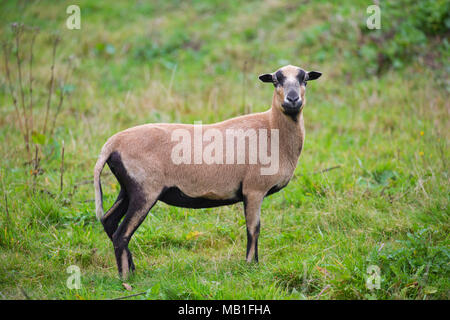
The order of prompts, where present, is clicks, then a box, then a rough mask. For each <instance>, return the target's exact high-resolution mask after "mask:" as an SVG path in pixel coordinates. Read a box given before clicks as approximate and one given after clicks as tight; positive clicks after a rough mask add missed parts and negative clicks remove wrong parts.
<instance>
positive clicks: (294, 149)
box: [270, 92, 305, 165]
mask: <svg viewBox="0 0 450 320" xmlns="http://www.w3.org/2000/svg"><path fill="white" fill-rule="evenodd" d="M282 110H283V107H282V106H281V103H280V102H279V101H278V99H277V97H276V92H275V93H274V95H273V99H272V108H271V110H270V114H271V124H272V128H276V129H278V130H279V138H280V155H281V154H284V155H286V156H287V157H288V158H289V159H290V160H291V161H293V164H294V163H295V165H296V164H297V160H298V157H299V156H300V153H301V151H302V147H303V141H304V137H305V126H304V123H303V108H302V109H301V110H300V112H299V114H298V115H297V116H296V117H294V118H292V117H291V116H289V115H287V114H285V113H284V112H283V111H282Z"/></svg>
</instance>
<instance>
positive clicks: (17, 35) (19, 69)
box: [12, 24, 30, 154]
mask: <svg viewBox="0 0 450 320" xmlns="http://www.w3.org/2000/svg"><path fill="white" fill-rule="evenodd" d="M12 28H13V31H14V36H15V40H16V60H17V77H18V80H19V89H20V97H21V102H22V110H23V117H24V123H25V145H26V149H27V153H28V154H29V153H30V131H29V128H28V120H27V112H26V107H25V92H24V89H23V82H22V60H21V58H20V36H21V35H22V32H23V28H24V27H23V25H22V24H13V25H12Z"/></svg>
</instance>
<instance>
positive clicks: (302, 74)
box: [259, 65, 322, 115]
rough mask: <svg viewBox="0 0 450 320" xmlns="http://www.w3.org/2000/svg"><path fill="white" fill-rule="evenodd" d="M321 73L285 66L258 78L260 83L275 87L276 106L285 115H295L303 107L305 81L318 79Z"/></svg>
mask: <svg viewBox="0 0 450 320" xmlns="http://www.w3.org/2000/svg"><path fill="white" fill-rule="evenodd" d="M321 75H322V73H320V72H317V71H309V72H308V71H305V70H303V69H302V68H299V67H296V66H291V65H287V66H285V67H282V68H280V69H278V70H277V71H275V72H274V73H266V74H263V75H260V76H259V79H260V80H261V81H262V82H271V83H273V85H274V86H275V99H276V102H277V103H276V105H277V106H279V107H280V108H282V109H281V111H283V112H284V113H285V114H287V115H295V114H298V113H299V112H300V110H301V109H302V107H303V106H304V105H305V102H306V99H305V91H306V83H307V81H311V80H316V79H318V78H319V77H320V76H321Z"/></svg>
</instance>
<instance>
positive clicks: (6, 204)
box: [2, 175, 9, 222]
mask: <svg viewBox="0 0 450 320" xmlns="http://www.w3.org/2000/svg"><path fill="white" fill-rule="evenodd" d="M3 176H4V175H2V188H3V195H4V197H5V213H6V221H7V222H8V221H9V208H8V194H7V193H6V189H5V181H4V179H3Z"/></svg>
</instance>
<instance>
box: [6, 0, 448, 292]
mask: <svg viewBox="0 0 450 320" xmlns="http://www.w3.org/2000/svg"><path fill="white" fill-rule="evenodd" d="M69 4H72V3H70V2H68V1H59V2H57V3H55V2H54V1H35V2H33V1H22V2H17V3H16V1H3V2H2V4H1V6H2V10H0V12H1V13H0V17H1V18H0V21H2V25H1V29H0V36H1V37H2V38H3V39H7V38H11V33H10V28H9V24H10V23H11V22H15V21H21V22H24V23H26V24H28V25H32V26H38V27H40V29H41V32H40V35H39V36H38V38H37V39H36V44H35V48H36V49H35V69H34V71H33V74H35V77H36V80H35V87H36V89H35V91H36V98H34V99H35V111H34V118H35V122H36V123H37V124H42V122H43V119H44V111H45V106H46V96H45V92H46V90H47V89H46V81H48V79H49V75H50V61H51V44H50V41H49V35H50V34H52V33H54V32H58V33H59V34H60V36H61V39H62V40H61V44H60V46H59V47H58V52H57V65H56V70H55V73H56V75H57V77H58V76H59V77H61V76H62V75H63V74H64V72H65V70H66V69H67V63H66V62H65V60H64V58H66V57H68V56H70V55H74V56H75V57H76V58H75V63H76V68H75V69H74V71H73V75H72V76H71V80H70V83H69V85H70V86H71V87H70V88H71V92H70V94H69V95H68V96H67V99H66V101H65V103H64V107H63V110H62V112H61V116H60V117H59V118H58V119H57V123H56V130H55V134H54V136H52V137H47V141H46V143H45V144H42V145H39V155H40V158H41V161H40V172H39V174H38V175H33V174H30V170H31V167H30V165H28V164H26V163H25V162H26V159H27V155H26V150H25V146H24V143H23V137H22V136H21V134H20V131H19V129H18V122H17V118H16V117H15V116H14V108H13V105H12V101H11V97H10V95H9V93H8V89H7V81H6V78H5V76H4V74H5V73H4V72H3V71H4V66H3V64H2V65H1V68H2V72H1V73H0V106H1V109H0V114H1V116H0V152H1V154H2V155H3V156H2V160H1V172H0V174H1V181H0V182H1V185H0V194H1V197H0V210H1V211H0V213H1V214H0V261H1V263H0V297H1V298H2V299H23V298H24V294H23V292H26V294H27V295H28V296H29V297H30V298H32V299H104V298H115V297H119V296H125V295H129V294H133V293H140V292H146V293H145V294H143V295H140V296H136V297H134V298H135V299H449V297H450V291H449V289H450V284H449V279H450V268H449V262H450V259H449V236H448V235H449V208H448V205H449V172H448V163H447V162H448V158H449V151H448V139H449V133H448V132H449V130H448V128H449V110H450V109H449V104H448V94H449V91H448V86H447V87H446V86H445V83H446V82H445V81H447V83H448V70H449V69H448V68H449V66H448V63H446V61H448V60H446V59H445V58H443V59H442V60H438V61H437V63H442V68H441V69H442V70H444V72H443V73H444V75H443V76H444V79H442V76H440V77H438V76H436V75H437V74H439V73H438V71H437V70H433V69H430V68H428V66H427V65H426V62H424V61H420V60H415V59H412V62H411V63H410V64H409V65H406V66H405V68H403V69H399V70H388V71H387V72H385V73H383V74H381V75H379V76H378V75H373V74H370V73H367V72H366V71H365V70H366V69H365V62H364V61H363V60H362V59H360V58H359V56H358V37H359V36H360V34H359V31H358V30H359V29H358V28H359V27H358V24H359V23H360V21H364V17H365V9H366V6H367V3H366V2H365V1H341V2H340V3H339V5H337V4H330V3H327V2H325V1H314V2H312V1H311V2H308V1H305V2H304V3H302V4H292V3H288V2H284V1H246V2H245V3H244V2H242V1H208V2H204V1H189V2H186V1H156V2H150V3H148V2H135V3H132V4H129V3H128V2H125V1H123V2H121V1H116V2H114V3H112V2H110V1H95V2H94V1H92V2H91V1H79V6H80V8H81V18H82V22H81V23H82V25H81V30H79V31H77V30H68V29H66V28H65V19H66V17H67V14H66V13H65V9H66V7H67V6H68V5H69ZM374 32H375V31H374ZM444 57H445V56H444ZM436 59H439V58H436ZM2 61H3V56H2ZM287 63H292V64H294V65H299V66H302V67H304V68H306V69H309V70H313V69H314V70H320V71H322V72H323V76H322V78H321V79H320V80H318V81H316V82H314V83H311V84H310V85H308V92H307V97H308V104H307V106H306V108H305V111H304V116H305V125H306V134H307V136H306V142H305V146H304V151H303V153H302V155H301V157H300V160H299V164H298V167H297V169H296V172H295V177H294V179H293V180H292V181H291V182H290V184H289V185H288V187H286V188H285V189H283V190H282V191H281V192H279V193H277V194H275V195H272V196H270V197H269V198H266V199H265V200H264V203H263V213H262V226H261V236H260V241H259V251H260V262H259V264H258V265H255V264H251V265H248V264H246V263H245V262H244V255H245V248H246V232H245V220H244V215H243V213H242V204H237V205H233V206H228V207H220V208H214V209H205V210H187V209H182V208H175V207H169V206H167V205H164V204H158V205H156V206H155V207H154V209H153V210H152V211H151V212H150V214H149V215H148V217H147V219H146V220H145V222H144V223H143V225H142V226H141V227H140V228H139V229H138V231H137V233H136V235H135V236H134V238H133V240H132V241H131V244H130V249H131V251H132V252H133V254H134V261H135V264H136V268H137V272H136V273H135V274H134V275H133V276H132V277H131V279H129V280H128V281H127V282H128V283H129V284H130V285H131V286H132V287H133V290H132V291H131V292H130V291H126V290H125V289H124V287H123V286H122V282H121V281H120V280H119V279H118V277H117V270H116V266H115V259H114V254H113V248H112V244H111V242H110V241H109V239H108V238H107V236H106V234H105V233H104V231H103V229H102V227H101V225H100V223H99V222H97V221H96V219H95V213H94V203H93V197H94V192H93V187H92V183H91V182H90V179H92V171H93V167H94V164H95V161H96V158H97V155H98V153H99V151H100V148H101V146H102V145H103V143H104V142H105V141H106V139H107V138H108V137H109V136H111V135H112V134H114V133H115V132H117V131H119V130H123V129H125V128H128V127H130V126H134V125H138V124H143V123H148V122H186V123H193V122H194V121H196V120H202V121H203V123H212V122H215V121H220V120H224V119H227V118H230V117H233V116H237V115H240V114H243V113H244V112H247V111H252V112H256V111H263V110H266V109H268V108H269V106H270V102H271V95H272V90H273V88H272V87H270V86H268V85H264V84H262V83H260V82H259V81H258V79H257V76H258V75H259V74H261V73H265V72H272V71H274V70H276V69H277V68H278V67H280V66H282V65H284V64H287ZM445 70H447V72H446V71H445ZM13 71H15V70H13ZM443 83H444V84H443ZM55 105H56V101H54V102H53V105H52V108H55ZM52 111H54V109H52ZM62 141H64V145H65V155H64V163H65V173H64V189H63V191H62V192H61V191H60V166H61V151H62ZM333 167H336V168H334V169H332V170H329V171H324V169H327V168H333ZM105 171H106V172H109V170H108V169H107V170H105ZM103 186H104V188H103V189H104V198H105V205H104V206H105V208H107V207H109V206H110V205H112V203H113V201H114V199H115V197H116V195H117V193H118V185H117V182H116V181H115V180H114V179H113V177H112V175H111V174H107V175H105V177H104V178H103ZM70 265H77V266H79V267H80V269H81V273H82V274H81V283H82V287H81V289H79V290H74V289H72V290H71V289H69V288H68V287H67V286H66V280H67V278H68V277H69V274H68V273H67V272H66V270H67V268H68V267H69V266H70ZM370 265H376V266H378V267H379V268H380V272H381V282H380V289H375V290H369V289H368V288H367V287H366V279H367V277H368V273H367V268H368V267H369V266H370Z"/></svg>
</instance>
